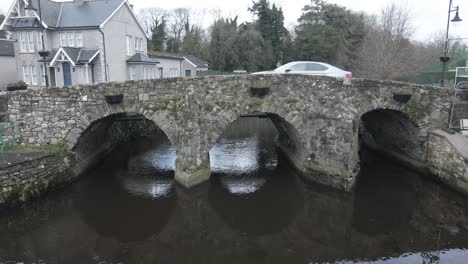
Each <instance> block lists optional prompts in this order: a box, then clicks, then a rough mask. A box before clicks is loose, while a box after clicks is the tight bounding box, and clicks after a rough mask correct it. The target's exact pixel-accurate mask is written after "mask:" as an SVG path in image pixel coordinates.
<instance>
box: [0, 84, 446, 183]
mask: <svg viewBox="0 0 468 264" xmlns="http://www.w3.org/2000/svg"><path fill="white" fill-rule="evenodd" d="M120 94H122V95H123V96H124V98H123V101H122V102H121V103H115V104H110V103H108V102H107V101H106V98H105V96H108V95H120ZM450 97H451V92H450V90H446V89H437V88H431V87H425V86H417V85H410V84H405V83H396V82H383V81H372V80H361V79H355V80H353V83H352V85H344V84H343V83H342V82H340V81H338V80H335V79H331V78H326V77H310V76H299V75H278V76H236V77H206V78H192V79H164V80H145V81H128V82H124V83H103V84H97V85H89V86H86V85H84V86H75V87H65V88H50V89H40V90H26V91H17V92H8V93H2V94H0V100H1V101H0V105H3V108H6V109H3V111H4V112H7V113H8V115H7V118H6V119H7V120H3V121H4V122H12V123H16V124H22V126H20V127H17V128H16V129H15V131H14V132H15V135H16V136H19V137H20V139H19V140H20V143H21V144H23V145H36V146H37V145H48V144H52V145H57V144H62V145H64V146H66V148H67V149H68V150H70V151H72V152H74V153H76V157H77V160H78V161H79V162H78V163H79V164H81V165H80V166H77V167H79V168H80V169H77V170H76V172H77V173H78V171H82V170H83V169H85V168H87V167H89V166H90V164H92V162H93V161H94V160H96V159H97V157H98V156H99V155H98V154H102V152H103V149H106V148H104V147H103V145H106V144H107V143H106V142H107V137H108V136H107V134H106V132H107V131H108V130H109V127H110V125H111V124H112V123H113V122H114V121H116V120H117V118H120V119H121V118H123V117H125V118H129V117H132V116H140V117H144V118H145V120H151V121H153V122H154V124H156V126H158V127H159V128H160V129H161V130H162V131H163V132H164V133H165V134H166V135H167V137H168V139H169V140H170V142H171V143H172V144H173V145H174V146H175V148H176V153H177V160H176V171H175V178H176V180H177V182H179V183H180V184H182V185H184V186H186V187H191V186H194V185H197V184H199V183H201V182H204V181H206V180H208V179H209V177H210V174H211V173H210V158H209V151H210V149H211V148H212V146H213V145H214V144H215V143H216V142H217V140H218V138H219V137H220V135H221V134H222V133H223V132H224V131H225V130H226V129H229V128H228V127H229V125H230V124H231V123H232V122H234V121H235V120H237V119H238V118H240V117H241V116H244V115H248V114H252V113H254V114H257V113H265V114H267V116H268V117H269V118H271V120H272V121H273V123H274V124H275V127H276V128H277V130H278V132H279V135H280V136H279V139H278V145H279V147H280V148H281V150H283V152H284V153H285V156H286V157H288V159H289V160H290V161H291V163H292V164H293V165H294V166H295V167H296V168H297V169H298V170H299V171H300V172H302V173H303V174H304V176H305V177H308V178H310V179H312V180H315V181H318V182H320V183H322V184H326V185H330V186H333V187H336V188H339V189H343V190H350V189H351V188H352V186H353V185H354V182H355V179H356V175H357V174H358V172H359V154H358V153H359V147H360V142H365V143H366V144H367V145H369V146H371V147H374V148H377V149H380V150H384V151H386V152H387V153H391V154H392V155H394V156H395V157H397V158H399V159H401V160H406V161H409V162H410V163H412V164H415V163H418V162H421V163H424V162H425V160H426V159H427V141H428V132H429V131H430V130H433V129H437V128H445V127H447V123H448V114H449V107H450ZM1 102H3V103H1ZM0 112H2V109H0Z"/></svg>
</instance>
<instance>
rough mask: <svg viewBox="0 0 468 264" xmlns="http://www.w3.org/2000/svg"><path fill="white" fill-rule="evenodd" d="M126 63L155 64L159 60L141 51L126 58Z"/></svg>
mask: <svg viewBox="0 0 468 264" xmlns="http://www.w3.org/2000/svg"><path fill="white" fill-rule="evenodd" d="M127 63H148V64H157V63H159V61H157V60H155V59H152V58H150V57H148V55H146V54H143V53H139V52H138V53H135V55H133V57H131V58H130V59H128V60H127Z"/></svg>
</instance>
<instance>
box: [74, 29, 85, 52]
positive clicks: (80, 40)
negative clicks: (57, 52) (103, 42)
mask: <svg viewBox="0 0 468 264" xmlns="http://www.w3.org/2000/svg"><path fill="white" fill-rule="evenodd" d="M75 37H76V46H77V47H79V48H81V47H83V33H82V32H76V34H75Z"/></svg>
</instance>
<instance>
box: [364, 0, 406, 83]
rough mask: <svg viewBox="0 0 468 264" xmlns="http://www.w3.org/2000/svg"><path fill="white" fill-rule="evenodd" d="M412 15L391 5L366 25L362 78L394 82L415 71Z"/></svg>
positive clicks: (370, 18) (404, 9)
mask: <svg viewBox="0 0 468 264" xmlns="http://www.w3.org/2000/svg"><path fill="white" fill-rule="evenodd" d="M412 32H413V31H412V28H411V21H410V12H409V10H408V9H407V8H405V7H402V6H397V5H395V4H391V5H389V6H387V7H386V8H384V9H383V10H382V11H381V14H380V16H378V17H375V16H371V17H368V18H367V22H366V36H365V38H364V41H363V44H362V48H361V50H360V53H359V56H358V58H359V59H358V64H359V65H358V70H357V73H358V75H361V76H363V77H368V78H378V79H394V78H396V77H398V76H402V75H405V74H407V73H408V72H411V71H413V70H414V66H415V65H414V62H415V59H414V56H413V55H414V52H413V48H414V46H413V44H412V43H411V41H410V38H411V36H412Z"/></svg>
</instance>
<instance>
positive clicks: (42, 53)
mask: <svg viewBox="0 0 468 264" xmlns="http://www.w3.org/2000/svg"><path fill="white" fill-rule="evenodd" d="M32 1H33V0H30V1H29V3H28V5H27V6H26V7H25V8H24V9H25V10H30V11H34V12H35V11H37V9H36V8H35V7H34V5H33V3H32ZM37 3H38V7H39V27H40V29H41V43H42V50H40V51H38V53H39V56H40V57H42V60H43V62H44V79H45V85H46V87H49V76H48V74H47V64H46V58H47V57H48V56H49V53H50V52H49V51H47V50H46V49H45V44H44V26H43V24H42V12H41V0H37ZM38 49H39V47H38Z"/></svg>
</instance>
